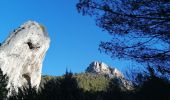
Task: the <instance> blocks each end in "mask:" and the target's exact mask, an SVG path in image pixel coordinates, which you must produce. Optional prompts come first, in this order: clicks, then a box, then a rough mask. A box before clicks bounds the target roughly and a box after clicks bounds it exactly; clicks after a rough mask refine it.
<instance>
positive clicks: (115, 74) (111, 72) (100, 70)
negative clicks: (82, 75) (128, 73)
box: [86, 61, 134, 90]
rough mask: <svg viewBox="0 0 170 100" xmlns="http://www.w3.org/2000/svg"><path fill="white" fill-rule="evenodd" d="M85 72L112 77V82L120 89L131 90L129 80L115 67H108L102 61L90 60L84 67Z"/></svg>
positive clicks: (131, 85) (131, 86)
mask: <svg viewBox="0 0 170 100" xmlns="http://www.w3.org/2000/svg"><path fill="white" fill-rule="evenodd" d="M86 73H92V74H100V75H104V76H107V77H109V78H112V80H113V81H114V83H115V84H116V85H118V86H119V87H120V88H121V89H122V90H133V89H134V88H133V84H132V82H131V81H129V80H127V79H125V77H124V75H123V74H122V73H121V72H120V71H119V70H118V69H116V68H113V67H110V66H108V65H106V64H105V63H103V62H97V61H94V62H92V63H91V64H90V65H89V67H87V69H86Z"/></svg>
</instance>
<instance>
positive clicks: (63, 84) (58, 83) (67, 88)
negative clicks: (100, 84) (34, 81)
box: [40, 72, 82, 100]
mask: <svg viewBox="0 0 170 100" xmlns="http://www.w3.org/2000/svg"><path fill="white" fill-rule="evenodd" d="M81 92H82V91H81V89H79V87H78V85H77V81H76V79H75V78H74V77H73V76H72V73H71V72H66V74H65V75H64V76H63V77H60V78H56V79H52V80H50V81H49V82H47V83H46V84H45V85H44V89H42V90H41V93H40V96H41V100H79V99H80V98H82V93H81Z"/></svg>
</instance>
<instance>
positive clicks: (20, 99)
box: [8, 86, 38, 100]
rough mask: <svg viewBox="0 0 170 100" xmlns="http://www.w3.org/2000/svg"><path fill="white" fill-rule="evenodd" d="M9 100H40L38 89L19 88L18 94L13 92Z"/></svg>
mask: <svg viewBox="0 0 170 100" xmlns="http://www.w3.org/2000/svg"><path fill="white" fill-rule="evenodd" d="M8 99H9V100H38V93H37V90H36V87H31V86H29V87H23V88H18V93H16V92H15V91H13V92H12V95H11V96H10V97H9V98H8Z"/></svg>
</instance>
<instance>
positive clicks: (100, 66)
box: [86, 61, 124, 78]
mask: <svg viewBox="0 0 170 100" xmlns="http://www.w3.org/2000/svg"><path fill="white" fill-rule="evenodd" d="M86 72H88V73H95V74H103V75H107V76H109V77H122V78H123V77H124V76H123V74H122V73H121V72H120V71H119V70H117V69H116V68H113V67H110V66H108V65H106V64H105V63H103V62H97V61H94V62H92V63H91V64H90V65H89V66H88V67H87V69H86Z"/></svg>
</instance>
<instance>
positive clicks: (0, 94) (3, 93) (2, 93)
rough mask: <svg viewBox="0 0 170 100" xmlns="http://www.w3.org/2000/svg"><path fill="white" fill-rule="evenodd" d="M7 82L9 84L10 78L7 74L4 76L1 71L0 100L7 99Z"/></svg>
mask: <svg viewBox="0 0 170 100" xmlns="http://www.w3.org/2000/svg"><path fill="white" fill-rule="evenodd" d="M7 82H8V77H7V76H6V74H5V75H4V74H3V72H2V70H1V69H0V100H4V99H5V98H6V97H7V93H8V90H7V88H6V87H7Z"/></svg>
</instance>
